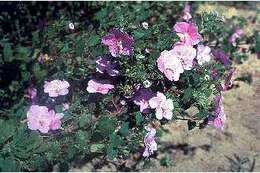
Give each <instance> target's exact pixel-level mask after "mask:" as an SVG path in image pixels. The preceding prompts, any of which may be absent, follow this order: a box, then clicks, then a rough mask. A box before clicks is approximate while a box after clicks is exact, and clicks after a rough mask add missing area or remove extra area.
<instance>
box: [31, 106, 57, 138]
mask: <svg viewBox="0 0 260 173" xmlns="http://www.w3.org/2000/svg"><path fill="white" fill-rule="evenodd" d="M61 118H62V115H61V114H55V112H54V111H53V110H50V111H49V109H48V108H47V107H46V106H38V105H32V106H31V107H30V109H29V110H28V112H27V124H28V128H29V129H31V130H39V131H40V132H41V133H48V132H49V130H57V129H59V128H60V127H61V121H60V119H61Z"/></svg>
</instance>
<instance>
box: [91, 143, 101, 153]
mask: <svg viewBox="0 0 260 173" xmlns="http://www.w3.org/2000/svg"><path fill="white" fill-rule="evenodd" d="M104 148H105V145H104V144H92V145H90V152H92V153H102V152H103V149H104Z"/></svg>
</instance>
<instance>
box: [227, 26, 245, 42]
mask: <svg viewBox="0 0 260 173" xmlns="http://www.w3.org/2000/svg"><path fill="white" fill-rule="evenodd" d="M242 36H243V30H242V29H237V30H236V31H235V32H234V33H233V34H232V35H231V37H230V38H229V40H228V41H229V43H231V44H232V45H233V46H236V41H237V39H240V38H241V37H242Z"/></svg>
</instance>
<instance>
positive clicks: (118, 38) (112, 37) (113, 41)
mask: <svg viewBox="0 0 260 173" xmlns="http://www.w3.org/2000/svg"><path fill="white" fill-rule="evenodd" d="M102 43H103V44H104V45H106V46H108V48H109V52H110V53H111V55H112V56H113V57H118V56H120V55H128V56H129V55H132V54H133V49H134V48H133V46H134V39H133V37H131V36H129V35H128V34H126V33H124V32H121V31H120V30H118V29H111V30H110V32H109V34H108V35H107V36H104V37H103V38H102Z"/></svg>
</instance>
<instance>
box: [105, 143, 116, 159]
mask: <svg viewBox="0 0 260 173" xmlns="http://www.w3.org/2000/svg"><path fill="white" fill-rule="evenodd" d="M117 155H118V150H117V149H114V148H113V147H112V146H109V147H108V148H107V157H108V159H111V160H112V159H114V158H116V157H117Z"/></svg>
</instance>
